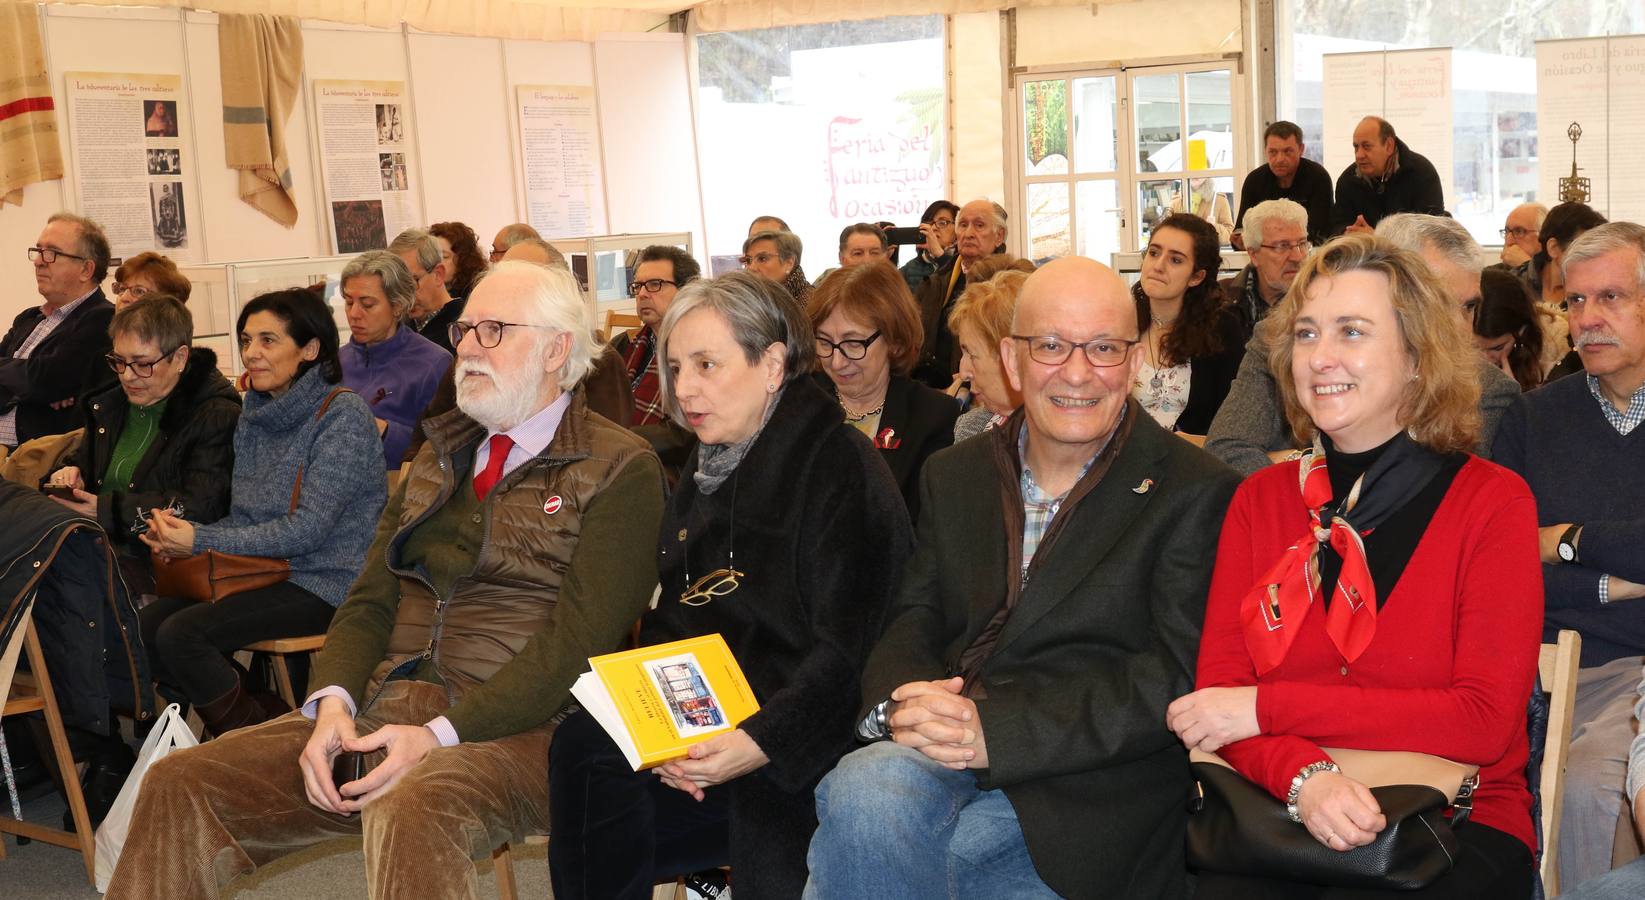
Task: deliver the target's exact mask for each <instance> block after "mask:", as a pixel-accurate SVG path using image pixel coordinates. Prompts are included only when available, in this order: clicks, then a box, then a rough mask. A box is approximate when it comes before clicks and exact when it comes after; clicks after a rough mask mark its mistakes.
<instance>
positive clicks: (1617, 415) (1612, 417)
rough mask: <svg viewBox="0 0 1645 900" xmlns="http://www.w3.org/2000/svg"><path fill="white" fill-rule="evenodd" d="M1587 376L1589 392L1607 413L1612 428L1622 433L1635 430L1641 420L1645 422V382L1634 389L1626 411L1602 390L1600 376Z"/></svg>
mask: <svg viewBox="0 0 1645 900" xmlns="http://www.w3.org/2000/svg"><path fill="white" fill-rule="evenodd" d="M1586 377H1587V379H1588V393H1590V394H1593V395H1594V399H1595V400H1598V401H1599V410H1600V412H1603V413H1604V414H1605V420H1606V421H1607V422H1610V423H1611V427H1612V428H1615V429H1616V430H1617V431H1618V432H1619V433H1621V434H1627V433H1628V432H1630V431H1633V430H1634V428H1635V427H1636V426H1638V425H1639V423H1640V422H1645V384H1641V385H1640V386H1639V387H1638V388H1637V389H1635V390H1634V393H1633V396H1632V397H1629V398H1628V409H1627V411H1626V412H1624V411H1622V410H1620V409H1617V408H1616V404H1614V403H1612V402H1611V401H1610V398H1608V397H1606V396H1605V394H1604V393H1602V392H1601V391H1600V389H1599V379H1598V378H1596V377H1595V376H1593V375H1588V376H1586Z"/></svg>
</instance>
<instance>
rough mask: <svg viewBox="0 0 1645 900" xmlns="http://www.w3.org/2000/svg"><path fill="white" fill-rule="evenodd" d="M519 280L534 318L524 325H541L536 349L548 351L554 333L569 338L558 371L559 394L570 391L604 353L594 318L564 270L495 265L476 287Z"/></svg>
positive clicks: (519, 263) (518, 262) (510, 262)
mask: <svg viewBox="0 0 1645 900" xmlns="http://www.w3.org/2000/svg"><path fill="white" fill-rule="evenodd" d="M499 276H502V277H513V276H518V277H520V278H522V279H524V280H525V282H526V290H525V292H524V293H525V299H526V300H528V301H530V306H529V308H530V309H532V310H533V312H534V314H533V315H529V316H526V317H525V318H527V319H532V320H533V321H531V322H528V323H526V324H530V325H543V326H546V327H545V328H540V329H536V331H537V333H538V334H539V335H541V337H539V338H538V343H537V346H538V347H539V348H543V347H547V346H548V342H549V341H551V340H553V339H554V335H555V334H557V333H563V334H569V335H571V349H570V350H569V351H568V352H567V354H566V358H565V367H564V368H562V369H561V370H560V388H561V390H567V391H569V390H571V389H572V388H575V387H576V386H577V385H578V384H581V383H582V380H583V379H584V378H586V377H588V373H589V371H590V370H591V369H593V368H594V360H596V359H598V358H599V356H600V351H602V350H604V349H605V344H604V343H603V342H601V341H600V340H599V339H598V338H596V337H595V336H594V314H593V313H592V312H590V311H589V308H588V303H587V302H585V300H584V298H583V289H582V286H581V285H579V284H578V283H577V276H575V275H573V274H571V270H570V269H567V268H565V267H564V266H544V265H539V264H537V263H533V262H523V261H521V260H505V261H503V262H500V263H495V264H493V265H492V267H491V268H490V269H489V270H487V271H486V274H485V277H484V278H483V279H481V280H480V281H478V282H475V284H476V286H478V285H479V284H481V283H484V282H485V281H489V280H491V279H493V278H497V277H499Z"/></svg>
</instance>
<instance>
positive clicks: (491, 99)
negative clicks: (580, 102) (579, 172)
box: [390, 34, 519, 244]
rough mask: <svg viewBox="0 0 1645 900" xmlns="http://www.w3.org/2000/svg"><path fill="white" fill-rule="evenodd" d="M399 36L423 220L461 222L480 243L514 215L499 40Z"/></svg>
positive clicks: (509, 111) (509, 106) (508, 108)
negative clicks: (418, 155)
mask: <svg viewBox="0 0 1645 900" xmlns="http://www.w3.org/2000/svg"><path fill="white" fill-rule="evenodd" d="M407 41H408V44H409V46H410V55H411V89H412V104H413V106H414V107H415V112H414V114H413V119H414V120H415V121H416V122H417V138H418V144H419V145H420V146H421V148H422V154H423V160H422V171H423V175H424V176H425V178H424V182H423V208H424V209H426V210H427V211H428V221H429V222H447V221H451V220H457V221H461V222H466V223H468V225H469V227H471V228H473V229H474V230H475V232H476V233H478V234H479V235H480V242H481V243H482V244H484V243H485V242H487V241H489V240H490V239H491V235H493V234H495V233H496V231H497V229H498V228H500V227H502V226H504V225H507V224H508V223H510V222H514V221H516V220H517V219H518V218H519V216H518V214H517V212H516V209H515V203H514V183H515V181H516V180H517V179H516V178H515V177H514V174H513V173H514V154H513V152H512V151H511V150H510V147H509V141H508V137H509V134H510V132H509V126H508V120H509V119H511V118H512V117H513V108H514V105H513V103H512V102H511V101H510V99H509V97H510V95H511V94H512V90H511V89H510V88H509V87H508V85H507V84H506V83H505V81H504V73H503V59H502V57H503V48H502V42H501V41H497V40H493V39H491V38H469V37H451V36H447V35H434V34H412V35H410V36H409V37H408V39H407ZM390 237H391V238H392V235H391V236H390Z"/></svg>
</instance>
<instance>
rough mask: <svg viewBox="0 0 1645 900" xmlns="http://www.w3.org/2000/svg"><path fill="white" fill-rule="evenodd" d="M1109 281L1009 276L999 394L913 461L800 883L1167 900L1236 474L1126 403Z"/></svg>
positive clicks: (1054, 272) (1121, 296)
mask: <svg viewBox="0 0 1645 900" xmlns="http://www.w3.org/2000/svg"><path fill="white" fill-rule="evenodd" d="M1140 324H1141V323H1139V322H1138V314H1137V308H1136V305H1135V304H1134V303H1133V302H1132V301H1131V297H1130V293H1129V292H1128V291H1127V289H1126V287H1125V284H1124V282H1122V281H1121V280H1120V278H1119V276H1117V275H1115V274H1114V272H1113V271H1112V270H1111V269H1109V268H1108V267H1107V266H1104V265H1102V264H1101V263H1097V262H1093V261H1092V260H1089V259H1081V258H1079V257H1067V258H1064V259H1059V260H1055V261H1053V262H1051V263H1049V264H1047V265H1045V266H1044V267H1042V268H1041V269H1039V271H1037V272H1035V273H1034V274H1033V275H1030V276H1029V277H1028V280H1027V282H1025V283H1024V285H1023V289H1022V295H1021V300H1020V301H1019V303H1018V305H1017V309H1016V313H1015V317H1014V319H1013V321H1012V334H1011V335H1010V337H1008V338H1007V339H1006V340H1004V341H1003V342H1002V348H1003V355H1004V361H1005V370H1006V374H1007V377H1009V378H1010V380H1011V384H1012V386H1013V387H1015V388H1017V389H1019V390H1021V391H1022V398H1023V402H1022V407H1021V408H1020V409H1019V410H1018V411H1017V412H1016V413H1015V414H1014V415H1012V417H1011V418H1010V420H1009V421H1008V422H1007V423H1006V424H1005V425H1004V426H1002V427H1000V428H998V429H995V430H994V431H992V432H990V433H989V434H988V435H985V436H978V437H976V438H973V439H971V440H968V441H962V442H961V443H959V444H956V445H954V446H953V447H951V448H949V449H946V450H941V451H939V452H937V453H936V454H935V455H933V456H932V457H931V458H930V459H929V460H928V461H927V462H926V464H925V468H924V471H923V472H922V474H921V491H922V496H923V497H924V498H925V499H924V501H923V503H922V510H921V514H920V519H919V523H918V541H917V544H916V546H917V549H916V550H915V553H914V558H913V560H912V561H911V562H910V563H909V565H908V567H907V569H906V573H905V575H904V578H903V580H902V585H901V589H900V591H899V592H898V594H897V595H896V597H895V599H894V600H893V601H892V605H891V609H890V611H889V612H888V614H887V616H886V622H887V624H886V626H885V629H884V630H883V632H882V633H881V637H880V640H879V643H878V644H877V645H876V646H875V648H874V650H873V652H872V654H871V655H870V656H869V659H868V665H867V667H866V670H865V672H864V674H863V679H862V683H863V708H862V713H861V719H860V721H859V724H858V727H857V734H858V737H859V738H860V739H862V740H863V741H865V742H868V746H866V747H864V748H862V749H860V750H857V751H856V752H854V753H851V754H850V755H848V756H846V757H845V758H844V759H843V760H841V761H840V763H839V765H838V766H837V767H836V768H835V769H834V771H833V772H832V773H830V774H829V775H828V776H827V777H825V778H824V779H823V781H822V783H821V784H819V785H818V787H817V791H816V796H817V819H818V822H819V823H820V824H819V827H818V830H817V833H816V836H815V837H814V838H813V839H812V842H811V851H810V856H809V860H808V861H809V863H810V868H811V882H810V884H809V885H807V887H806V897H807V898H811V900H823V898H834V897H900V896H906V895H908V894H909V892H910V890H911V887H912V886H913V885H924V884H938V885H941V884H950V885H952V884H960V885H964V886H965V895H966V896H975V897H1013V898H1039V897H1044V898H1052V897H1057V896H1062V897H1070V898H1096V897H1108V896H1119V895H1124V896H1135V897H1155V898H1176V897H1181V896H1183V895H1184V894H1185V892H1186V889H1187V881H1186V875H1185V871H1186V870H1185V867H1184V866H1185V864H1184V861H1183V843H1184V835H1185V831H1186V825H1187V816H1186V813H1185V806H1184V802H1183V797H1184V796H1186V795H1187V790H1188V785H1189V779H1188V766H1187V761H1186V759H1184V758H1183V755H1182V752H1181V750H1180V749H1178V748H1175V747H1173V746H1172V745H1171V740H1170V738H1171V733H1170V731H1169V730H1168V729H1167V728H1166V725H1165V708H1166V706H1167V705H1169V703H1170V702H1171V700H1172V699H1173V694H1172V693H1171V692H1172V691H1174V690H1185V689H1188V688H1189V687H1191V686H1192V685H1193V683H1194V668H1195V659H1196V654H1197V652H1198V647H1199V635H1200V627H1201V623H1202V622H1203V620H1204V615H1205V597H1206V592H1207V590H1208V588H1209V586H1210V581H1211V563H1212V558H1213V557H1214V555H1215V551H1216V544H1217V536H1218V533H1219V531H1220V530H1221V527H1222V518H1223V514H1224V513H1225V511H1226V509H1227V506H1228V502H1229V500H1230V498H1231V497H1232V496H1233V493H1234V488H1235V486H1236V484H1237V483H1238V480H1239V479H1238V477H1237V476H1236V475H1235V474H1234V472H1233V471H1231V470H1230V469H1228V468H1227V467H1226V466H1224V465H1222V464H1221V463H1219V462H1217V461H1216V460H1214V459H1212V458H1211V457H1210V456H1209V455H1207V454H1205V453H1204V452H1202V451H1201V450H1199V449H1198V448H1196V447H1194V446H1193V445H1192V444H1190V443H1188V442H1187V441H1184V440H1181V439H1180V438H1178V437H1176V436H1175V435H1173V434H1171V433H1170V432H1167V431H1165V430H1164V429H1163V428H1161V427H1160V426H1159V425H1157V424H1155V422H1154V419H1153V417H1152V416H1149V415H1148V414H1147V413H1146V412H1145V411H1144V410H1143V409H1142V408H1141V407H1140V406H1138V405H1137V404H1136V403H1134V402H1131V400H1130V392H1131V382H1132V379H1133V378H1134V377H1135V375H1136V372H1137V368H1138V365H1139V363H1140V361H1141V359H1142V354H1141V352H1140V351H1138V350H1137V349H1136V345H1137V343H1138V342H1139V340H1140Z"/></svg>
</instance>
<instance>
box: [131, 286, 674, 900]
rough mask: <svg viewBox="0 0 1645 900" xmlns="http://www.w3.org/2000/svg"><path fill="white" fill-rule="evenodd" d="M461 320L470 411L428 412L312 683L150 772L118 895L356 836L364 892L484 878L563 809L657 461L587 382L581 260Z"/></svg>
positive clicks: (644, 535) (505, 292)
mask: <svg viewBox="0 0 1645 900" xmlns="http://www.w3.org/2000/svg"><path fill="white" fill-rule="evenodd" d="M451 331H452V335H451V337H452V344H453V346H454V347H455V348H456V350H457V360H456V364H455V368H456V385H457V405H458V408H457V409H455V410H452V411H450V412H448V413H445V414H444V415H441V416H438V417H436V418H434V419H431V420H430V421H429V422H428V423H427V432H428V443H427V444H426V445H425V446H424V447H423V448H422V450H420V451H419V452H418V455H417V457H416V458H415V460H413V462H412V463H411V467H410V469H409V470H408V471H407V472H406V474H405V476H404V478H403V479H402V482H401V486H400V489H399V490H398V491H396V492H395V493H394V495H393V496H392V498H391V499H390V500H389V504H388V507H387V509H385V510H384V512H383V517H382V519H381V520H380V522H379V524H378V528H377V537H376V540H375V542H374V543H373V544H372V546H371V549H370V551H369V552H368V553H367V555H366V560H365V570H364V571H363V572H362V573H361V575H360V577H359V579H358V580H357V581H356V582H355V583H354V586H353V588H352V589H351V590H350V591H349V596H348V600H347V601H346V602H345V603H344V604H343V606H342V607H341V608H339V609H338V610H337V614H336V616H335V618H333V619H332V623H331V628H330V630H329V631H328V632H327V634H326V645H325V649H324V650H323V651H321V654H320V656H319V657H318V659H317V660H316V661H315V664H314V670H313V673H312V675H311V676H310V686H311V687H315V688H316V689H315V690H314V691H313V692H312V693H310V694H309V695H308V699H307V702H306V703H305V705H304V706H303V708H302V709H301V710H300V711H295V712H293V713H291V714H289V715H287V716H285V717H283V718H280V719H277V720H275V721H272V722H268V723H265V724H263V725H261V726H258V727H256V728H251V729H245V730H241V731H235V732H230V733H229V734H227V735H225V736H224V737H221V738H219V739H217V740H214V741H212V742H210V743H208V744H204V745H202V746H200V747H197V748H193V749H190V750H187V751H184V752H182V753H177V754H173V755H171V756H169V757H167V758H166V759H164V760H162V761H161V762H160V763H159V764H157V765H155V766H154V767H153V768H152V769H150V770H149V772H148V776H147V778H146V779H145V781H144V783H143V792H142V794H141V796H140V799H139V801H138V805H137V809H136V811H135V814H134V816H133V820H132V829H131V838H130V839H129V840H128V842H127V844H126V847H125V851H124V853H123V854H122V856H121V860H120V865H119V867H118V868H117V869H116V871H115V873H114V879H113V882H112V883H111V884H110V886H109V891H108V895H109V896H110V897H115V898H124V897H181V896H200V895H204V894H206V893H209V894H211V895H213V896H215V895H216V893H217V892H220V891H221V890H222V889H223V888H224V886H226V885H227V884H228V882H229V881H231V880H232V879H234V878H235V877H237V876H239V875H243V874H246V873H248V872H250V871H252V870H253V869H254V868H255V867H256V866H258V865H261V864H262V863H265V862H268V861H270V860H273V859H275V858H277V857H279V856H282V855H284V854H286V853H289V852H292V851H295V850H298V849H300V848H302V847H305V846H308V845H311V844H314V843H318V842H320V841H322V840H326V839H329V838H332V837H339V836H344V835H361V834H363V835H364V837H365V858H366V867H367V870H368V874H367V887H368V892H369V894H370V896H372V897H376V898H389V897H465V896H466V897H472V896H477V895H478V886H477V885H476V884H475V867H474V865H473V864H472V862H471V860H472V859H484V858H487V857H488V856H489V855H490V853H491V850H492V848H494V847H496V846H497V845H498V844H501V843H503V842H505V841H510V840H513V839H514V838H515V836H517V835H521V834H531V833H540V832H542V831H545V830H546V829H547V828H548V771H547V761H548V745H549V739H550V737H551V736H552V733H553V730H554V727H555V725H556V724H557V723H558V722H559V720H560V719H561V718H563V716H564V714H565V712H566V709H567V707H568V705H569V704H570V702H571V695H570V691H571V685H572V683H573V682H574V681H575V680H576V678H577V676H578V675H579V674H581V673H582V672H583V671H584V670H585V669H586V668H587V665H588V657H590V656H595V655H598V654H601V653H608V652H611V651H613V650H616V649H617V648H618V647H619V646H620V645H621V643H622V641H623V638H624V637H625V635H626V634H627V633H628V631H629V629H630V627H631V626H632V625H633V623H634V621H635V620H636V619H637V618H639V616H640V614H641V613H642V612H644V610H645V608H646V606H647V604H648V603H649V602H650V599H651V593H652V590H653V588H654V587H655V586H656V583H657V570H656V565H655V559H656V556H655V553H654V552H653V548H654V546H655V543H656V537H657V529H658V527H659V522H660V521H661V517H662V506H663V497H662V472H661V469H660V467H659V466H658V463H657V459H656V456H655V455H654V454H653V453H652V452H651V450H650V449H649V448H647V447H646V445H645V443H644V442H643V441H641V440H640V439H639V438H637V437H634V436H633V435H631V434H630V433H628V432H627V431H625V430H624V429H623V428H621V427H620V426H617V425H615V424H613V423H611V422H609V421H607V420H605V419H604V418H602V417H600V416H598V415H595V414H593V413H591V412H589V410H588V406H587V403H586V402H585V401H584V400H583V397H582V393H581V391H579V390H577V387H578V384H579V382H580V381H581V380H582V379H583V377H584V376H585V375H586V374H587V373H588V371H589V369H590V368H591V366H592V364H593V360H594V356H595V353H596V351H597V350H598V344H597V343H596V342H595V341H594V339H593V329H592V327H591V323H590V322H589V321H588V313H587V311H586V307H585V306H584V304H583V302H582V295H581V292H580V291H579V290H578V287H577V283H576V280H575V278H574V277H573V276H572V275H571V273H570V272H568V271H566V270H564V269H560V268H545V267H542V266H536V265H532V264H529V263H515V262H504V263H502V264H500V265H498V266H497V267H495V268H494V269H493V270H492V271H491V273H490V274H488V275H487V276H486V277H485V278H484V279H483V280H482V281H481V282H480V283H479V284H478V285H477V286H476V287H475V289H474V292H473V294H472V295H471V296H470V297H469V301H468V305H467V306H466V307H465V308H464V310H463V314H462V316H460V317H459V318H458V320H457V321H456V322H455V323H453V325H452V326H451ZM356 754H358V755H356ZM362 756H363V760H362V758H361V757H362Z"/></svg>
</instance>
